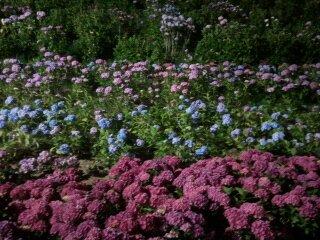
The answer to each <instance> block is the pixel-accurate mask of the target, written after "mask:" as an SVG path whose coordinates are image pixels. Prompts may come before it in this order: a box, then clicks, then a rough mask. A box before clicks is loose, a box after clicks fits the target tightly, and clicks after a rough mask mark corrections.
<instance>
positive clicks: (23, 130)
mask: <svg viewBox="0 0 320 240" xmlns="http://www.w3.org/2000/svg"><path fill="white" fill-rule="evenodd" d="M20 131H21V132H24V133H27V132H29V128H28V126H27V125H25V124H24V125H21V127H20Z"/></svg>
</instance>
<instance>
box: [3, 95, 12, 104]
mask: <svg viewBox="0 0 320 240" xmlns="http://www.w3.org/2000/svg"><path fill="white" fill-rule="evenodd" d="M14 101H15V100H14V98H13V97H12V96H8V97H7V98H6V100H5V101H4V104H5V105H10V104H12V103H14Z"/></svg>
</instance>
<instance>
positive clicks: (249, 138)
mask: <svg viewBox="0 0 320 240" xmlns="http://www.w3.org/2000/svg"><path fill="white" fill-rule="evenodd" d="M254 141H255V139H254V138H253V137H247V139H246V143H253V142H254Z"/></svg>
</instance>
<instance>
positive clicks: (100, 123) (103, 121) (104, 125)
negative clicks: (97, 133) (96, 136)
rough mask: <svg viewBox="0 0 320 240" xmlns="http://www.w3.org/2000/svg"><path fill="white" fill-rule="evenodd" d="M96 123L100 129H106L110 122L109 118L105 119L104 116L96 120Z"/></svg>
mask: <svg viewBox="0 0 320 240" xmlns="http://www.w3.org/2000/svg"><path fill="white" fill-rule="evenodd" d="M97 123H98V126H99V127H100V128H101V129H107V128H109V127H110V125H111V122H110V120H108V119H106V118H101V119H100V120H98V121H97Z"/></svg>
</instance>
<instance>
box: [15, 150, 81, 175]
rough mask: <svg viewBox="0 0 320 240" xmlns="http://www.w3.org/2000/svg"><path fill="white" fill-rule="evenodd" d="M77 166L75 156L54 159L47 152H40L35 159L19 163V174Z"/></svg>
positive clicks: (27, 159)
mask: <svg viewBox="0 0 320 240" xmlns="http://www.w3.org/2000/svg"><path fill="white" fill-rule="evenodd" d="M76 165H78V160H77V158H76V157H75V156H71V157H54V156H52V154H50V153H49V152H48V151H42V152H40V153H39V155H38V156H37V157H36V158H24V159H22V160H21V161H20V162H19V166H20V168H19V171H20V172H21V173H32V172H40V171H43V170H45V169H48V168H49V169H51V168H61V167H72V166H76Z"/></svg>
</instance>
